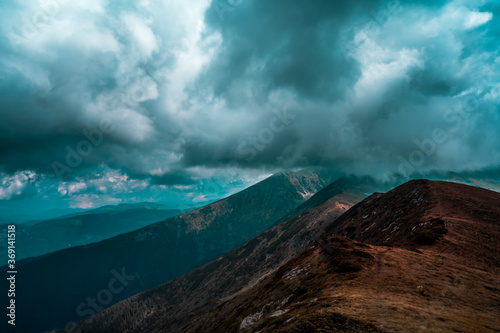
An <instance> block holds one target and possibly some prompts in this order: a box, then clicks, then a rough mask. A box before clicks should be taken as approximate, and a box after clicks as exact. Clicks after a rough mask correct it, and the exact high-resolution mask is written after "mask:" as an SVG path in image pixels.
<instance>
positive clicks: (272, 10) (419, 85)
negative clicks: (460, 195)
mask: <svg viewBox="0 0 500 333" xmlns="http://www.w3.org/2000/svg"><path fill="white" fill-rule="evenodd" d="M1 6H2V11H1V14H0V17H1V20H0V22H1V23H0V26H1V28H2V30H1V31H2V32H1V35H0V40H1V41H2V43H1V45H2V46H1V47H0V103H1V105H2V108H1V110H0V113H1V116H2V122H1V123H0V169H1V170H0V171H1V172H3V175H2V179H6V180H5V184H13V183H12V181H9V179H19V185H15V186H14V185H9V186H7V185H5V184H4V185H2V186H3V187H2V188H1V192H0V193H1V194H0V195H1V197H2V198H3V200H7V199H11V198H13V197H15V196H17V195H19V194H16V193H24V192H23V191H24V190H23V189H26V188H31V187H30V186H29V185H26V186H25V185H23V184H28V183H29V182H28V181H27V180H26V179H25V176H22V175H26V172H29V173H32V174H36V175H37V180H32V181H31V182H41V181H42V180H43V185H41V183H39V184H38V186H39V187H37V189H36V191H35V192H36V193H38V192H43V193H49V192H50V193H55V194H54V195H58V196H61V198H67V199H68V200H70V199H69V198H68V197H69V196H71V197H77V196H83V197H82V198H83V199H82V202H87V201H89V202H90V201H92V200H100V199H102V197H103V196H104V195H105V196H107V197H108V198H109V199H110V200H114V199H116V198H117V197H120V195H119V193H121V192H120V191H125V192H126V191H128V189H130V190H132V191H135V190H137V191H142V190H140V189H137V188H134V187H133V185H131V184H130V183H131V182H133V181H135V182H137V184H139V183H140V184H146V185H143V186H146V188H149V189H151V191H154V187H155V186H165V191H174V190H175V188H174V187H175V186H180V187H184V186H194V187H195V188H196V189H195V190H192V189H190V190H189V192H186V193H190V195H194V196H195V197H198V196H200V195H201V196H204V194H203V193H199V192H197V191H201V190H199V188H200V187H203V185H202V184H206V183H207V182H209V179H210V178H211V177H218V176H219V177H220V175H221V174H222V175H225V174H227V173H228V172H227V170H237V172H231V173H230V176H227V177H226V176H224V177H225V178H224V179H227V180H228V184H229V183H231V182H232V181H237V179H241V177H243V176H244V175H245V176H246V177H250V178H247V179H253V180H255V179H258V177H259V175H261V174H267V173H269V172H270V171H274V170H279V169H292V168H301V167H309V166H325V167H331V168H335V169H337V170H341V171H347V172H357V173H371V174H377V175H382V174H389V173H392V172H398V171H399V172H403V173H409V172H425V171H428V170H453V171H460V170H474V169H481V168H486V167H495V166H498V164H499V163H500V147H499V144H500V138H499V134H498V128H499V126H500V118H499V110H498V105H499V91H500V86H499V79H500V60H499V59H500V52H499V50H498V38H497V36H498V33H499V32H500V23H499V18H498V15H500V7H499V6H498V3H497V2H495V1H462V0H457V1H423V0H422V1H363V0H361V1H356V2H354V3H353V2H347V1H324V0H316V1H307V2H304V1H298V0H276V1H271V2H270V1H266V0H231V1H226V0H212V1H209V0H196V1H190V2H189V3H187V2H185V1H177V0H176V1H167V2H165V1H154V0H150V1H147V0H143V1H138V2H133V3H122V2H110V1H104V0H92V1H86V2H74V3H73V2H70V1H67V0H64V1H63V0H53V1H40V2H39V1H35V0H29V1H23V2H17V3H5V4H2V5H1ZM26 170H28V171H26ZM110 170H113V172H117V173H119V174H121V175H126V176H127V177H129V178H128V180H127V182H126V183H127V184H128V185H127V186H125V188H127V190H125V189H124V188H121V187H113V186H112V185H110V184H104V183H103V184H94V183H93V182H96V181H95V179H101V178H102V177H103V176H102V175H104V174H106V173H107V172H110ZM16 177H17V178H16ZM28 178H29V177H28ZM248 181H249V182H251V181H250V180H248ZM242 182H243V183H245V181H242ZM14 183H16V182H14ZM108 183H109V182H108ZM16 184H17V183H16ZM78 184H83V185H78ZM238 184H240V185H241V182H238ZM52 185H54V188H52V187H51V186H52ZM59 188H60V189H61V190H58V189H59ZM104 188H105V189H106V191H105V194H104V190H103V189H104ZM49 189H50V190H49ZM144 191H147V189H144ZM186 191H187V190H186ZM144 193H145V192H144ZM144 193H143V194H144ZM186 193H184V194H186ZM51 195H52V194H51ZM85 195H87V197H85ZM90 196H99V198H95V197H92V198H94V199H92V198H91V197H90ZM130 196H132V194H130ZM152 196H153V195H152ZM145 197H146V195H144V196H142V194H141V198H142V199H144V198H145ZM89 198H90V199H89ZM120 198H122V197H120ZM122 199H123V200H126V198H125V197H123V198H122ZM64 200H66V199H64ZM83 205H86V203H83V204H82V205H81V206H83Z"/></svg>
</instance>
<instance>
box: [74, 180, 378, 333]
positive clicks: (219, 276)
mask: <svg viewBox="0 0 500 333" xmlns="http://www.w3.org/2000/svg"><path fill="white" fill-rule="evenodd" d="M373 189H374V184H373V183H372V182H371V181H370V182H367V181H366V179H363V178H356V177H347V178H346V177H343V178H341V179H339V180H337V181H335V182H333V183H332V184H330V185H328V186H327V187H325V188H324V189H323V190H321V191H319V192H318V193H317V194H315V195H314V196H313V197H311V198H310V199H309V200H308V201H307V202H305V203H304V204H303V205H301V206H300V207H299V208H300V209H299V210H303V209H304V207H314V205H317V207H314V208H312V209H309V210H307V211H306V212H303V213H301V214H299V215H297V216H295V217H293V218H291V219H290V220H288V221H285V222H283V223H281V224H279V225H277V226H275V227H273V228H271V229H269V230H268V231H266V232H264V233H262V234H260V235H258V236H257V237H255V238H253V239H252V240H250V241H249V242H248V243H246V244H245V245H244V246H243V247H241V248H239V249H237V250H234V251H232V252H230V253H228V254H226V255H223V256H222V257H220V258H218V259H217V260H215V261H213V262H211V263H209V264H207V265H205V266H203V267H201V268H199V269H196V270H194V271H192V272H190V273H188V274H186V275H184V276H182V277H179V278H177V279H175V280H173V281H171V282H169V283H166V284H164V285H162V286H160V287H157V288H154V289H152V290H150V291H147V292H144V293H141V294H139V295H136V296H134V297H132V298H130V299H127V300H125V301H123V302H121V303H120V304H117V305H115V306H114V307H112V308H110V309H109V310H106V311H104V312H102V313H101V314H99V315H97V316H95V317H94V318H93V319H91V320H89V321H86V322H84V323H83V326H82V327H78V330H82V332H93V331H97V332H98V331H104V332H106V331H113V330H116V331H120V332H121V331H127V330H130V331H133V332H141V331H145V332H147V331H155V330H154V328H155V327H157V326H158V325H159V323H162V324H161V325H163V326H162V327H164V329H167V328H166V327H168V329H167V330H168V331H169V332H170V331H172V332H175V331H179V330H180V328H181V327H183V326H184V325H186V323H190V322H191V320H192V318H191V315H190V314H192V313H203V312H208V311H210V310H211V309H213V308H214V307H215V306H217V304H218V302H220V301H222V300H226V299H231V298H232V297H234V296H235V295H237V294H238V293H240V292H241V291H242V290H246V289H248V288H250V287H252V286H253V285H255V284H256V283H258V282H260V281H262V280H263V279H264V278H265V277H266V276H268V275H270V274H273V273H274V271H275V270H276V269H277V268H278V267H279V266H280V265H282V264H283V263H285V262H286V261H287V260H289V259H291V258H293V257H294V256H295V255H297V254H299V253H301V252H302V251H304V250H305V249H307V248H308V247H310V246H311V245H313V244H314V243H315V242H316V241H317V240H318V239H320V236H321V235H322V234H323V233H324V230H325V227H326V226H327V225H328V224H329V223H331V221H332V220H334V219H336V218H337V217H338V216H340V215H341V214H343V213H344V212H345V211H346V210H347V209H349V207H351V206H352V205H353V204H355V203H357V202H359V201H360V200H361V199H362V198H364V197H366V193H371V191H372V190H373ZM147 328H149V329H147Z"/></svg>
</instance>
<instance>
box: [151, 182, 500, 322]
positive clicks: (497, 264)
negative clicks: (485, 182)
mask: <svg viewBox="0 0 500 333" xmlns="http://www.w3.org/2000/svg"><path fill="white" fill-rule="evenodd" d="M499 203H500V194H498V193H495V192H491V191H487V190H483V189H479V188H474V187H469V186H465V185H459V184H453V183H447V182H430V181H412V182H409V183H407V184H405V185H402V186H400V187H398V188H396V189H394V190H392V191H390V192H388V193H387V194H384V195H374V196H372V197H370V198H369V199H367V200H365V201H363V202H362V203H361V204H359V205H357V206H355V207H354V208H352V209H351V210H350V211H348V212H347V213H346V214H344V215H343V216H342V217H341V218H339V219H338V220H336V221H335V222H334V223H332V224H331V225H330V227H329V228H328V236H327V238H325V239H324V240H323V241H322V242H320V243H317V244H316V245H315V246H313V247H312V248H309V249H308V250H306V251H305V252H304V253H302V254H301V255H299V256H297V257H296V258H294V259H292V260H291V261H289V262H288V263H286V264H285V265H283V266H282V267H281V268H280V269H279V270H278V271H277V272H275V273H274V274H272V275H271V276H269V277H268V278H267V279H266V280H264V281H262V282H261V283H259V284H257V285H256V286H254V287H253V288H251V289H250V290H247V291H246V292H245V293H242V294H240V295H238V297H236V298H233V299H230V300H227V301H226V302H221V303H220V304H219V306H218V307H217V308H216V309H214V310H213V311H211V312H209V313H208V314H204V315H203V314H202V315H200V316H198V317H194V318H193V321H192V323H190V324H188V325H186V326H185V327H183V328H182V331H183V332H201V331H202V332H238V331H239V332H378V331H385V332H499V331H500V293H499V292H500V242H499V236H500V222H499V221H500V205H499ZM335 235H344V236H347V237H349V238H351V239H355V241H353V240H349V239H347V238H344V237H338V236H335ZM360 241H362V242H363V243H361V242H360ZM167 328H168V327H167V326H162V325H161V324H159V325H158V326H156V328H155V330H153V331H157V332H161V331H165V330H166V329H167Z"/></svg>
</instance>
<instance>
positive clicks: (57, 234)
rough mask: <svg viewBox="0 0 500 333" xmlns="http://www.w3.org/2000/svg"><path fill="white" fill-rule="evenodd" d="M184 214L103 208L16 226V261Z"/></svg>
mask: <svg viewBox="0 0 500 333" xmlns="http://www.w3.org/2000/svg"><path fill="white" fill-rule="evenodd" d="M181 213H183V211H181V210H172V209H164V208H163V206H162V205H161V204H157V203H139V204H122V205H117V206H104V207H100V208H97V209H93V210H88V211H83V212H77V213H73V214H69V215H64V216H62V217H58V218H54V219H49V220H42V221H30V222H27V223H24V224H19V225H17V228H16V229H17V230H16V231H17V241H18V243H19V244H21V245H20V246H19V247H18V249H17V253H16V257H17V259H18V260H20V259H24V258H28V257H36V256H40V255H43V254H47V253H50V252H54V251H57V250H61V249H65V248H69V247H74V246H78V245H86V244H90V243H95V242H99V241H101V240H104V239H107V238H111V237H114V236H117V235H120V234H123V233H126V232H129V231H133V230H137V229H140V228H142V227H144V226H147V225H149V224H151V223H154V222H158V221H161V220H164V219H166V218H169V217H172V216H176V215H179V214H181ZM0 230H1V232H0V254H4V257H5V256H6V253H7V247H6V246H7V242H6V241H5V239H7V225H0Z"/></svg>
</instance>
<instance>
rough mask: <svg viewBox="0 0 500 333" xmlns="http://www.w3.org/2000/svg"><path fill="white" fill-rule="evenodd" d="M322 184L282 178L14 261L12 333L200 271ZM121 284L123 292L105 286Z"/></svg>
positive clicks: (304, 176)
mask: <svg viewBox="0 0 500 333" xmlns="http://www.w3.org/2000/svg"><path fill="white" fill-rule="evenodd" d="M328 182H329V180H328V179H323V178H321V177H320V176H318V174H316V173H314V172H295V173H292V172H289V173H283V172H282V173H279V174H277V175H274V176H272V177H270V178H268V179H266V180H264V181H262V182H260V183H258V184H256V185H254V186H251V187H249V188H248V189H246V190H244V191H242V192H240V193H237V194H235V195H232V196H230V197H228V198H226V199H224V200H220V201H218V202H215V203H213V204H210V205H208V206H205V207H202V208H199V209H197V210H194V211H192V212H189V213H187V214H184V215H181V216H176V217H173V218H169V219H167V220H165V221H162V222H158V223H155V224H152V225H149V226H147V227H144V228H142V229H139V230H136V231H133V232H130V233H126V234H123V235H119V236H116V237H114V238H111V239H107V240H104V241H101V242H99V243H93V244H89V245H85V246H79V247H74V248H70V249H65V250H61V251H58V252H55V253H51V254H48V255H45V256H41V257H37V258H29V259H26V260H22V261H20V262H18V263H17V268H18V270H19V271H20V272H22V274H19V275H18V278H17V285H18V286H19V291H18V293H17V295H16V299H17V301H18V304H19V306H18V308H17V313H18V316H19V317H25V318H30V320H29V321H28V320H23V321H19V325H17V327H16V329H17V330H16V331H17V332H43V331H44V330H47V329H53V328H55V327H61V326H63V325H65V324H66V323H67V322H69V321H76V320H80V319H82V318H85V317H86V316H88V315H90V314H92V313H95V312H98V311H101V310H102V309H103V308H106V307H108V306H111V305H112V304H114V303H116V302H118V301H120V300H122V299H124V298H127V297H129V296H131V295H134V294H136V293H138V292H141V291H144V290H147V289H150V288H152V287H154V286H157V285H159V284H161V283H164V282H167V281H169V280H172V279H173V278H175V277H177V276H180V275H182V274H185V273H187V272H189V271H191V270H193V269H195V268H197V267H200V266H202V265H204V264H206V263H207V262H210V261H211V260H214V259H216V258H217V257H219V256H220V255H222V254H224V253H226V252H229V251H231V250H233V249H235V248H237V247H239V246H241V245H243V244H245V242H247V241H248V240H249V239H251V238H252V237H254V236H256V235H258V234H259V233H261V232H263V231H265V230H267V229H269V228H270V227H272V226H273V225H274V224H275V223H276V221H278V220H279V219H280V218H281V217H283V216H285V215H286V214H288V213H289V212H290V211H292V210H293V209H295V208H296V207H297V206H298V205H300V204H301V203H302V202H304V201H305V200H306V199H308V198H309V197H310V196H311V195H312V194H313V193H315V192H317V191H318V190H319V189H321V188H322V187H324V186H325V185H327V183H328ZM3 270H4V271H5V270H6V269H5V267H4V268H3ZM117 275H118V276H121V277H122V278H121V279H120V278H118V277H117ZM123 276H126V277H128V279H129V280H126V281H125V282H124V283H123V287H124V288H119V287H118V286H117V285H111V281H115V280H116V279H118V280H123V279H124V277H123ZM113 279H114V280H113ZM115 282H116V281H115ZM111 287H113V288H111ZM106 290H108V292H106ZM109 290H119V292H118V291H117V292H113V293H110V292H109Z"/></svg>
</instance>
